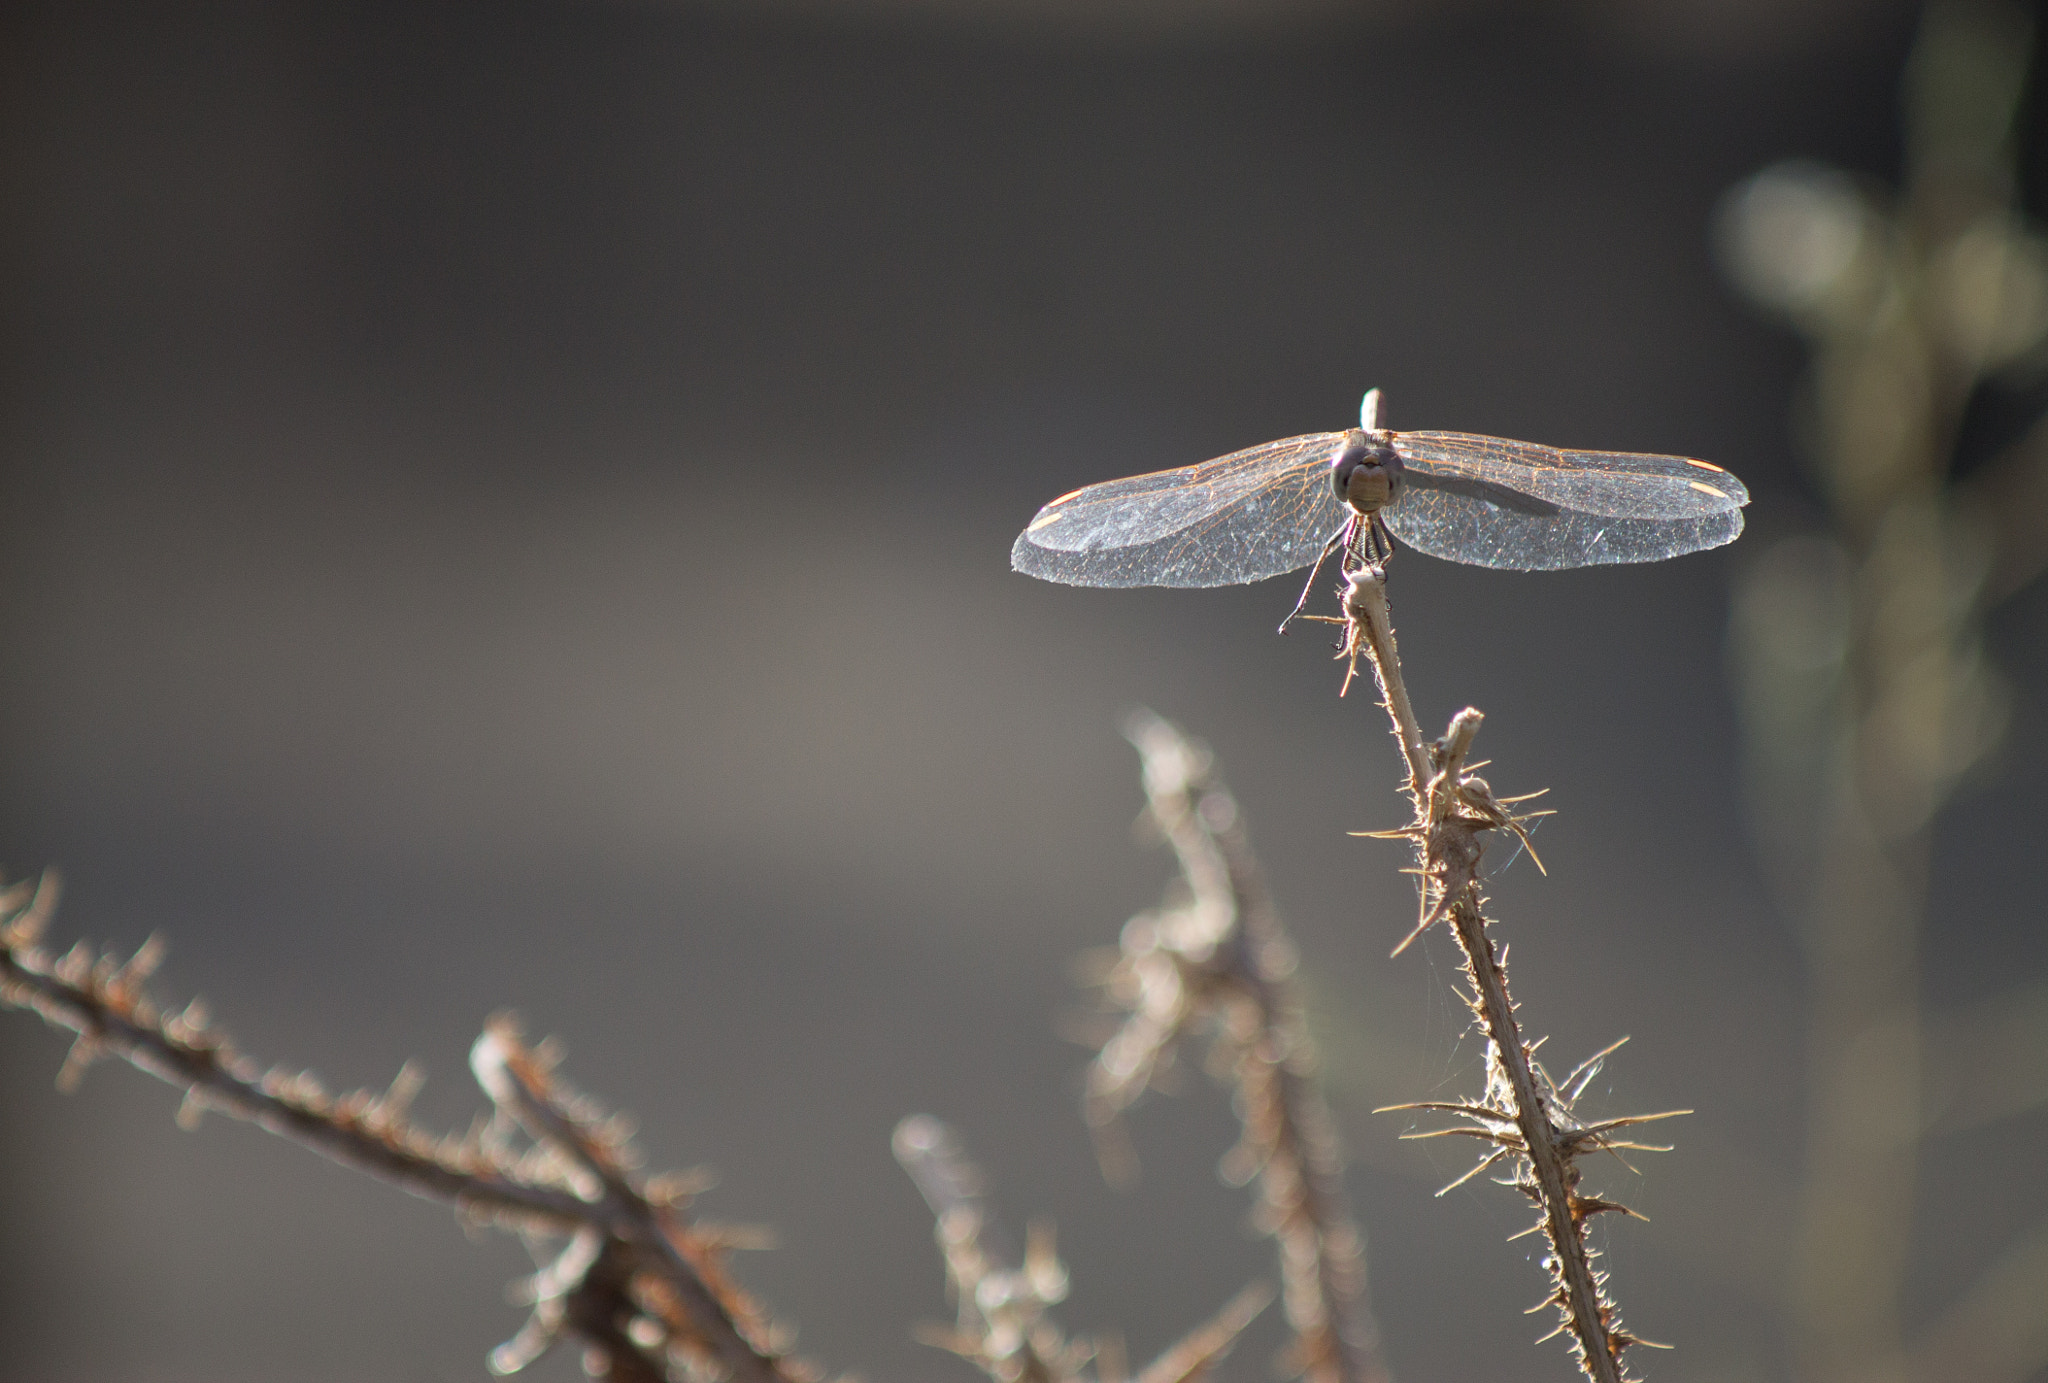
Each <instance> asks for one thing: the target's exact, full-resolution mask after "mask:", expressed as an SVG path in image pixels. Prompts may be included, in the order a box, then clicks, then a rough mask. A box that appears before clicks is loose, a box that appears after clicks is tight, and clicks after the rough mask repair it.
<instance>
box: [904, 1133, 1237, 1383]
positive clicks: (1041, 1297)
mask: <svg viewBox="0 0 2048 1383" xmlns="http://www.w3.org/2000/svg"><path fill="white" fill-rule="evenodd" d="M891 1141H892V1143H893V1145H894V1148H895V1151H896V1160H897V1161H898V1162H900V1163H902V1164H903V1169H904V1171H906V1172H908V1173H909V1174H910V1178H911V1180H912V1181H914V1182H916V1183H917V1188H918V1190H919V1191H921V1192H923V1193H924V1198H925V1203H926V1204H928V1205H929V1206H931V1208H932V1214H933V1216H934V1217H935V1218H936V1219H937V1221H938V1240H939V1249H940V1251H941V1252H942V1253H944V1254H945V1257H946V1287H947V1290H948V1291H949V1292H950V1293H951V1294H952V1296H953V1299H954V1304H955V1305H956V1307H957V1308H958V1312H959V1314H958V1318H957V1320H956V1322H955V1324H954V1325H953V1326H952V1328H950V1329H944V1328H941V1329H930V1330H924V1331H921V1332H919V1334H920V1337H921V1338H922V1339H924V1340H925V1342H926V1343H928V1344H933V1345H937V1346H938V1347H940V1348H941V1349H948V1350H951V1351H952V1352H953V1353H955V1354H958V1355H960V1356H961V1357H962V1358H964V1359H967V1360H970V1361H972V1362H973V1363H974V1364H975V1365H976V1366H977V1367H979V1368H980V1369H982V1370H983V1371H984V1372H986V1373H987V1374H988V1375H989V1377H990V1378H992V1379H994V1380H995V1381H996V1383H1133V1381H1132V1380H1129V1379H1127V1378H1126V1377H1125V1375H1124V1370H1123V1365H1122V1359H1121V1351H1120V1350H1117V1349H1110V1348H1104V1347H1102V1346H1100V1345H1094V1344H1090V1343H1089V1342H1087V1341H1085V1340H1069V1339H1068V1338H1067V1337H1066V1335H1065V1334H1064V1333H1063V1332H1062V1331H1061V1330H1060V1328H1059V1326H1058V1324H1057V1323H1056V1322H1054V1320H1053V1319H1052V1316H1051V1314H1050V1312H1051V1308H1052V1307H1053V1306H1055V1305H1057V1304H1058V1303H1059V1302H1061V1301H1063V1300H1065V1299H1066V1295H1067V1270H1066V1268H1065V1267H1064V1266H1063V1265H1062V1264H1061V1263H1060V1261H1059V1256H1058V1254H1056V1253H1055V1252H1054V1250H1053V1241H1052V1231H1051V1230H1050V1229H1049V1228H1047V1227H1045V1226H1043V1225H1034V1226H1032V1230H1031V1234H1030V1237H1029V1239H1028V1240H1027V1242H1026V1245H1025V1250H1024V1256H1023V1259H1022V1261H1021V1265H1020V1266H1015V1267H1013V1266H1011V1264H1012V1262H1014V1261H1016V1260H1015V1259H1014V1258H1013V1256H1012V1255H1011V1254H1010V1253H1009V1252H1008V1251H1007V1250H1006V1249H1005V1247H1004V1246H1003V1245H1002V1242H1001V1230H1000V1227H999V1226H997V1225H996V1224H995V1223H994V1222H993V1219H992V1217H991V1216H990V1215H989V1214H988V1212H987V1209H986V1206H985V1205H984V1203H983V1195H982V1185H981V1174H980V1172H979V1171H978V1170H977V1169H976V1168H975V1166H974V1164H973V1163H972V1162H970V1161H968V1159H967V1155H966V1153H965V1152H964V1151H962V1149H961V1147H960V1144H959V1141H958V1140H957V1139H956V1138H955V1137H954V1136H953V1131H952V1130H951V1129H950V1128H948V1127H946V1125H944V1124H943V1123H941V1122H939V1121H938V1120H937V1119H934V1118H932V1117H931V1116H930V1115H928V1114H914V1115H912V1116H911V1117H910V1118H908V1119H905V1120H904V1121H903V1122H902V1123H900V1124H898V1125H897V1126H896V1134H895V1137H894V1138H893V1139H892V1140H891ZM1272 1299H1273V1293H1272V1289H1271V1288H1269V1287H1267V1286H1265V1285H1263V1284H1259V1283H1254V1284H1253V1285H1252V1286H1250V1287H1248V1288H1246V1289H1245V1290H1244V1291H1242V1292H1240V1293H1238V1294H1237V1296H1236V1297H1234V1298H1233V1299H1232V1300H1231V1301H1229V1302H1228V1303H1227V1304H1225V1306H1224V1307H1223V1309H1222V1310H1221V1311H1220V1312H1218V1313H1217V1315H1216V1317H1215V1318H1214V1319H1213V1320H1211V1321H1210V1322H1209V1323H1207V1324H1206V1325H1202V1326H1199V1327H1197V1328H1196V1329H1195V1330H1194V1331H1193V1332H1191V1333H1190V1334H1189V1335H1188V1336H1187V1337H1186V1338H1184V1339H1182V1340H1181V1341H1180V1342H1179V1343H1178V1344H1176V1345H1173V1346H1172V1347H1171V1348H1169V1349H1167V1351H1166V1352H1165V1353H1163V1354H1161V1355H1160V1356H1159V1357H1158V1358H1157V1359H1156V1360H1154V1361H1153V1362H1152V1363H1151V1364H1150V1365H1149V1366H1147V1367H1146V1368H1145V1370H1144V1371H1143V1372H1142V1373H1140V1374H1139V1375H1138V1377H1137V1379H1136V1380H1135V1383H1201V1380H1203V1379H1204V1378H1206V1377H1207V1376H1208V1374H1209V1372H1210V1370H1211V1369H1212V1368H1213V1367H1214V1366H1215V1365H1216V1363H1217V1362H1218V1361H1219V1360H1220V1359H1222V1358H1223V1356H1224V1355H1225V1354H1227V1353H1229V1351H1230V1347H1231V1346H1232V1345H1233V1344H1235V1343H1236V1342H1237V1337H1238V1336H1239V1335H1240V1334H1242V1333H1243V1332H1244V1328H1245V1327H1246V1326H1248V1325H1250V1324H1251V1323H1252V1320H1253V1319H1254V1318H1255V1317H1257V1315H1258V1314H1259V1312H1261V1311H1263V1310H1265V1309H1266V1304H1267V1303H1268V1302H1270V1301H1271V1300H1272ZM1091 1363H1092V1364H1093V1365H1094V1369H1093V1372H1092V1373H1090V1372H1089V1365H1090V1364H1091Z"/></svg>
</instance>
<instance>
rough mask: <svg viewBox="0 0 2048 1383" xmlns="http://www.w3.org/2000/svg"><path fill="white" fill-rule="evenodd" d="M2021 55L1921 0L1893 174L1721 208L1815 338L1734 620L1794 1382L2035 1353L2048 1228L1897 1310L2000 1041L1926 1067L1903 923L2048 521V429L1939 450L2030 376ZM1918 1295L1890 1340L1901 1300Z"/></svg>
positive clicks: (2003, 25)
mask: <svg viewBox="0 0 2048 1383" xmlns="http://www.w3.org/2000/svg"><path fill="white" fill-rule="evenodd" d="M2031 46H2032V32H2031V24H2030V20H2029V18H2028V16H2027V14H2026V13H2025V12H2023V11H2022V10H2020V9H2018V8H2016V7H2013V6H2010V5H2005V4H1987V3H1946V4H1937V5H1934V6H1930V7H1929V9H1928V10H1927V11H1926V14H1925V17H1924V20H1923V23H1922V27H1921V31H1920V34H1919V37H1918V40H1917V42H1916V44H1915V47H1914V50H1913V55H1912V57H1911V59H1910V62H1909V64H1908V68H1907V72H1906V77H1905V83H1904V105H1905V111H1906V122H1905V132H1904V138H1905V175H1904V183H1903V186H1902V187H1901V188H1900V189H1899V191H1898V192H1897V193H1896V194H1889V193H1887V192H1886V191H1885V190H1884V189H1881V188H1877V187H1872V186H1867V185H1864V184H1862V183H1860V182H1859V181H1858V180H1857V179H1855V178H1853V177H1851V176H1850V175H1849V174H1847V173H1844V172H1842V171H1840V170H1837V169H1833V168H1828V167H1824V166H1820V165H1816V164H1811V163H1786V164H1780V165H1778V166H1775V167H1772V168H1768V169H1765V170H1764V171H1763V172H1761V173H1758V174H1757V175H1755V176H1754V177H1752V178H1751V179H1749V181H1747V182H1746V183H1744V184H1743V185H1741V186H1740V187H1738V188H1737V189H1735V190H1734V191H1733V192H1732V193H1731V194H1730V195H1729V197H1728V199H1727V202H1726V203H1725V205H1724V208H1723V214H1722V222H1721V232H1722V247H1723V250H1724V259H1725V263H1726V265H1727V268H1728V271H1729V274H1730V277H1731V278H1733V279H1734V281H1735V282H1736V283H1737V284H1738V285H1740V286H1741V287H1742V288H1743V289H1744V290H1745V291H1746V292H1747V293H1748V294H1749V295H1750V296H1751V297H1752V298H1753V299H1755V300H1756V301H1757V302H1758V303H1760V304H1761V305H1763V306H1764V307H1766V308H1768V309H1770V310H1772V311H1774V312H1776V313H1778V314H1780V315H1782V316H1783V317H1784V318H1785V319H1786V320H1787V321H1789V322H1790V323H1791V324H1792V325H1793V326H1794V327H1795V328H1797V329H1798V331H1799V332H1800V333H1801V334H1802V335H1803V336H1804V337H1805V338H1806V340H1807V343H1808V346H1809V348H1810V350H1811V353H1812V366H1811V372H1810V376H1809V381H1808V385H1807V389H1806V394H1805V397H1804V399H1803V402H1802V409H1801V413H1802V417H1801V423H1802V428H1803V431H1804V434H1805V437H1804V440H1805V442H1806V450H1807V452H1808V453H1809V455H1810V459H1811V461H1812V463H1813V476H1814V480H1815V483H1816V486H1817V488H1818V490H1819V493H1820V497H1821V499H1822V502H1823V506H1824V512H1825V523H1824V526H1823V527H1821V528H1820V529H1818V530H1817V531H1813V532H1808V533H1798V534H1790V535H1786V536H1783V537H1781V538H1779V540H1778V541H1777V542H1776V543H1775V544H1773V545H1770V546H1768V547H1765V548H1764V549H1763V550H1762V551H1760V552H1759V553H1757V554H1756V555H1755V557H1754V560H1753V561H1752V564H1751V566H1750V568H1749V570H1748V572H1747V576H1746V579H1745V581H1744V583H1743V585H1742V588H1741V589H1740V591H1739V592H1738V595H1737V600H1736V607H1735V618H1734V630H1733V654H1734V663H1735V672H1736V679H1737V683H1738V691H1739V696H1740V700H1741V705H1742V710H1743V713H1744V724H1745V730H1746V756H1747V767H1748V781H1749V789H1750V803H1751V811H1752V816H1753V825H1754V829H1755V833H1756V838H1757V840H1758V843H1759V847H1760V849H1761V850H1762V852H1763V854H1764V856H1765V857H1766V860H1767V863H1768V865H1769V867H1770V870H1771V873H1772V875H1773V878H1774V882H1775V885H1776V887H1777V889H1778V891H1779V894H1780V898H1781V902H1782V904H1783V907H1784V909H1785V912H1786V914H1787V916H1788V917H1790V918H1791V919H1792V920H1793V922H1794V925H1795V929H1796V931H1797V933H1798V936H1799V939H1800V941H1801V943H1802V945H1803V946H1804V949H1805V953H1806V957H1807V963H1808V968H1807V983H1808V992H1809V999H1810V1007H1809V1019H1810V1029H1809V1043H1808V1049H1807V1061H1808V1085H1807V1092H1808V1095H1807V1098H1808V1133H1807V1147H1806V1159H1805V1170H1804V1174H1803V1185H1802V1187H1801V1193H1800V1207H1799V1213H1798V1222H1797V1228H1796V1235H1795V1239H1794V1242H1793V1245H1792V1249H1791V1261H1790V1262H1789V1264H1788V1265H1787V1267H1788V1276H1787V1282H1786V1310H1787V1315H1788V1324H1789V1326H1790V1333H1791V1338H1792V1341H1793V1346H1794V1352H1795V1356H1796V1361H1797V1371H1798V1376H1799V1377H1801V1378H1805V1379H1811V1380H1843V1381H1844V1383H1846V1380H1849V1379H1858V1380H1873V1379H1900V1380H1903V1379H1907V1378H1927V1379H1930V1380H1931V1379H1943V1380H1964V1379H1969V1380H1987V1381H1988V1380H1999V1379H2007V1380H2020V1379H2024V1378H2027V1377H2029V1376H2031V1375H2033V1374H2034V1373H2035V1372H2036V1371H2037V1370H2039V1369H2040V1368H2042V1367H2043V1366H2044V1365H2048V1331H2044V1330H2043V1328H2042V1325H2041V1319H2042V1317H2043V1315H2044V1312H2043V1311H2042V1309H2041V1304H2042V1303H2043V1302H2044V1301H2048V1226H2041V1227H2037V1228H2036V1229H2035V1230H2034V1231H2033V1232H2032V1239H2031V1241H2027V1240H2023V1241H2022V1242H2021V1244H2020V1246H2019V1248H2018V1250H2017V1251H2015V1252H2014V1253H2010V1254H2008V1255H2007V1257H2006V1258H2005V1259H2004V1260H2001V1261H2000V1262H1998V1263H1996V1264H1994V1265H1993V1266H1992V1267H1991V1268H1990V1269H1988V1270H1987V1271H1986V1273H1985V1275H1984V1276H1983V1278H1982V1279H1980V1280H1979V1281H1978V1282H1976V1283H1973V1284H1971V1285H1970V1286H1968V1287H1967V1288H1966V1289H1965V1290H1964V1291H1963V1292H1962V1293H1961V1294H1960V1295H1959V1296H1957V1297H1956V1298H1955V1299H1954V1300H1950V1301H1942V1302H1936V1303H1931V1304H1909V1303H1908V1302H1907V1300H1906V1282H1907V1277H1908V1270H1909V1267H1910V1264H1911V1260H1912V1254H1913V1242H1912V1239H1911V1227H1912V1224H1913V1221H1914V1206H1915V1203H1916V1200H1917V1194H1916V1193H1917V1183H1918V1178H1919V1174H1920V1161H1921V1155H1922V1151H1921V1144H1922V1140H1923V1137H1924V1135H1925V1134H1926V1132H1927V1131H1928V1130H1929V1127H1930V1123H1931V1119H1930V1114H1931V1112H1932V1111H1935V1110H1941V1109H1948V1108H1951V1107H1952V1106H1953V1105H1954V1102H1955V1092H1954V1087H1955V1085H1956V1078H1955V1076H1954V1075H1953V1074H1951V1072H1952V1071H1960V1070H1962V1069H1963V1067H1964V1066H1965V1065H1967V1064H1970V1063H1974V1062H1982V1061H1985V1060H1987V1059H1988V1060H1991V1061H1993V1062H1996V1061H1997V1060H1998V1059H1999V1058H1998V1056H1997V1055H1996V1052H1997V1049H1995V1048H1994V1049H1988V1050H1979V1051H1977V1052H1975V1053H1973V1054H1968V1055H1966V1056H1964V1058H1963V1059H1962V1060H1958V1061H1956V1062H1954V1063H1947V1062H1943V1061H1940V1060H1938V1059H1936V1058H1938V1057H1939V1056H1940V1055H1941V1052H1942V1051H1943V1050H1944V1049H1943V1048H1942V1047H1940V1046H1938V1045H1936V1044H1934V1043H1933V1042H1931V1040H1930V1036H1929V1030H1930V1028H1936V1027H1939V1026H1941V1025H1942V1024H1943V1023H1945V1021H1946V1020H1931V1019H1930V1018H1929V1017H1928V1016H1927V1015H1925V1014H1923V1012H1922V1005H1921V998H1920V992H1919V991H1920V975H1919V945H1920V935H1921V928H1922V923H1923V918H1924V914H1925V911H1926V905H1927V901H1928V890H1929V873H1930V866H1931V861H1932V843H1931V823H1932V821H1933V819H1934V818H1935V816H1936V814H1937V813H1938V812H1939V811H1940V810H1941V809H1942V808H1943V806H1944V805H1946V804H1947V803H1948V802H1949V801H1951V800H1952V798H1953V797H1954V795H1955V793H1956V791H1957V789H1958V787H1959V785H1961V784H1962V783H1963V782H1964V780H1965V779H1966V778H1967V777H1968V776H1969V775H1971V774H1972V773H1973V772H1977V771H1979V770H1981V769H1982V768H1983V767H1984V766H1985V765H1986V764H1987V762H1988V761H1989V759H1990V756H1992V755H1993V753H1994V752H1995V751H1996V749H1997V747H1998V745H1999V743H2000V739H2001V736H2002V735H2003V733H2004V731H2005V729H2006V724H2007V720H2008V718H2009V715H2010V702H2011V697H2010V696H2009V694H2008V691H2007V688H2006V684H2005V682H2004V680H2003V679H2002V678H2001V677H2000V675H1999V673H1998V671H1997V669H1996V668H1995V667H1994V666H1993V665H1992V663H1991V661H1990V659H1989V657H1988V656H1987V654H1986V651H1985V647H1984V632H1983V627H1984V617H1985V614H1986V612H1987V610H1988V609H1989V608H1990V607H1991V606H1992V605H1993V604H1994V603H1995V602H1996V601H1998V600H2000V599H2002V598H2004V597H2005V596H2008V595H2010V594H2012V593H2013V592H2015V591H2016V590H2018V589H2019V588H2021V587H2022V586H2024V585H2026V584H2028V583H2029V582H2031V581H2032V580H2033V579H2034V578H2035V577H2036V576H2037V575H2038V574H2039V572H2040V570H2041V567H2042V551H2043V545H2042V538H2041V533H2042V531H2043V529H2044V528H2048V505H2044V504H2043V503H2042V500H2043V498H2044V497H2048V419H2040V420H2036V422H2035V424H2034V426H2033V427H2032V429H2031V431H2030V432H2028V433H2027V434H2026V435H2025V436H2023V437H2022V438H2021V439H2020V440H2019V441H2018V442H2017V443H2015V444H2014V445H2012V446H2011V447H2010V448H2009V449H2008V450H2007V451H2006V452H2005V453H2003V454H2002V455H2000V456H1998V457H1996V458H1994V459H1992V460H1991V461H1990V462H1989V463H1988V464H1986V465H1985V466H1983V467H1982V468H1980V469H1977V470H1975V471H1973V472H1972V473H1971V474H1969V475H1968V476H1962V475H1959V474H1958V472H1957V469H1956V450H1957V439H1958V436H1959V434H1960V432H1961V430H1962V426H1963V422H1964V417H1965V410H1966V409H1967V408H1969V406H1970V405H1971V403H1972V401H1973V399H1974V398H1976V397H1977V396H1978V395H1979V393H1980V391H1982V390H1984V389H1985V388H1987V387H1993V388H2000V387H2003V388H2011V387H2013V386H2023V385H2026V384H2029V383H2032V382H2035V381H2038V380H2039V379H2040V378H2041V377H2042V375H2043V373H2044V371H2048V239H2044V237H2043V235H2042V233H2041V232H2040V230H2039V229H2038V228H2036V227H2033V226H2031V225H2029V224H2027V222H2026V221H2025V220H2024V219H2023V217H2022V215H2021V213H2020V211H2019V209H2018V207H2017V205H2016V202H2015V173H2014V166H2015V159H2014V141H2015V138H2016V135H2017V133H2018V131H2017V130H2016V117H2017V113H2018V112H2019V111H2020V110H2021V109H2022V108H2023V107H2022V104H2021V98H2022V95H2023V92H2024V89H2025V85H2026V80H2027V70H2026V69H2027V59H2028V54H2029V53H2030V51H2031ZM2044 992H2048V991H2044ZM1997 1003H1998V1006H1999V1019H1998V1022H1997V1026H1998V1027H1999V1031H2000V1032H2001V1033H2003V1035H2004V1041H2005V1042H2006V1044H2007V1045H2006V1046H2005V1048H2004V1050H2006V1051H2022V1052H2023V1051H2026V1050H2029V1049H2032V1050H2042V1049H2048V1005H2042V1004H2037V1003H2031V1002H2028V1001H2027V1000H2025V999H2024V998H2020V999H2015V998H2013V997H2011V996H2001V997H2000V998H1999V1000H1998V1001H1997ZM1959 1021H1960V1022H1961V1023H1962V1024H1963V1025H1964V1026H1967V1025H1968V1024H1969V1023H1970V1022H1971V1021H1973V1020H1959ZM1984 1021H1985V1022H1989V1021H1990V1020H1984ZM1947 1026H1949V1027H1954V1026H1956V1025H1955V1024H1953V1023H1949V1024H1947ZM1978 1026H1980V1027H1981V1026H1983V1023H1982V1022H1980V1023H1978ZM2014 1028H2019V1029H2026V1031H2008V1030H2010V1029H2014ZM1931 1054H1932V1055H1931ZM2035 1085H2038V1082H2035ZM2037 1099H2038V1092H2037ZM2027 1103H2028V1102H2027V1101H2025V1100H2021V1101H2018V1102H2017V1103H2015V1102H2013V1101H2008V1102H2006V1108H2005V1110H2004V1111H2003V1112H2005V1113H2008V1114H2009V1113H2012V1112H2017V1110H2018V1108H2023V1107H2026V1105H2027ZM2029 1243H2031V1244H2032V1248H2031V1249H2030V1248H2029ZM1930 1306H1931V1312H1930V1310H1929V1309H1928V1308H1929V1307H1930ZM1928 1314H1934V1315H1935V1316H1936V1317H1937V1320H1936V1323H1935V1325H1934V1326H1933V1327H1932V1329H1931V1330H1929V1331H1928V1332H1926V1333H1924V1334H1922V1335H1920V1336H1919V1337H1918V1338H1909V1337H1908V1334H1907V1331H1906V1327H1905V1321H1906V1319H1907V1318H1908V1317H1912V1318H1921V1317H1924V1316H1926V1315H1928Z"/></svg>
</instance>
